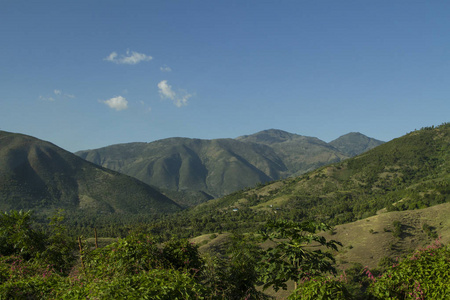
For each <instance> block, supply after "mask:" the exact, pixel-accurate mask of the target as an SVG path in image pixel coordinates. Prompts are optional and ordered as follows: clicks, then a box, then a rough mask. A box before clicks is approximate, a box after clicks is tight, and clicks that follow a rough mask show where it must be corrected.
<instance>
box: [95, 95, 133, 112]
mask: <svg viewBox="0 0 450 300" xmlns="http://www.w3.org/2000/svg"><path fill="white" fill-rule="evenodd" d="M101 102H103V103H105V104H106V105H108V106H109V107H110V108H112V109H115V110H117V111H120V110H124V109H127V108H128V101H127V99H125V98H124V97H122V96H117V97H114V98H111V99H108V100H104V101H101Z"/></svg>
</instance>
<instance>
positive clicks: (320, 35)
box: [0, 0, 450, 151]
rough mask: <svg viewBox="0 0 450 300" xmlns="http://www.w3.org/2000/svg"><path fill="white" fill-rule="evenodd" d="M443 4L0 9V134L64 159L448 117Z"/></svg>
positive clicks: (95, 4) (26, 5)
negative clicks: (104, 150) (178, 141)
mask: <svg viewBox="0 0 450 300" xmlns="http://www.w3.org/2000/svg"><path fill="white" fill-rule="evenodd" d="M449 12H450V2H448V1H334V0H333V1H261V0H258V1H242V0H240V1H230V0H227V1H220V0H218V1H157V0H154V1H45V0H43V1H21V0H14V1H12V0H3V1H1V2H0V129H1V130H6V131H12V132H20V133H24V134H29V135H33V136H36V137H38V138H41V139H44V140H48V141H50V142H52V143H54V144H56V145H58V146H60V147H62V148H65V149H67V150H69V151H77V150H83V149H93V148H98V147H102V146H107V145H111V144H116V143H125V142H134V141H143V142H150V141H154V140H157V139H163V138H168V137H175V136H181V137H192V138H206V139H212V138H234V137H237V136H240V135H245V134H252V133H255V132H258V131H261V130H264V129H270V128H277V129H282V130H286V131H289V132H292V133H297V134H301V135H307V136H315V137H318V138H320V139H322V140H325V141H331V140H333V139H335V138H337V137H339V136H340V135H343V134H346V133H348V132H352V131H359V132H361V133H363V134H366V135H368V136H370V137H374V138H377V139H380V140H385V141H387V140H390V139H393V138H396V137H399V136H402V135H404V134H405V133H407V132H410V131H412V130H414V129H419V128H421V127H423V126H429V125H439V124H441V123H443V122H448V121H450V119H449V113H450V17H449Z"/></svg>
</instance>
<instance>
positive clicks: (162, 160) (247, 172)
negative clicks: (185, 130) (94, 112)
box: [76, 138, 288, 197]
mask: <svg viewBox="0 0 450 300" xmlns="http://www.w3.org/2000/svg"><path fill="white" fill-rule="evenodd" d="M76 154H77V155H79V156H80V157H82V158H84V159H86V160H88V161H91V162H93V163H96V164H98V165H101V166H103V167H106V168H110V169H113V170H116V171H119V172H121V173H124V174H127V175H130V176H133V177H136V178H138V179H140V180H142V181H143V182H145V183H148V184H151V185H153V186H156V187H158V188H160V189H166V190H175V191H187V190H191V191H192V190H194V191H202V192H204V193H206V194H208V195H211V196H212V197H217V196H220V195H225V194H228V193H231V192H233V191H235V190H236V189H241V188H245V187H248V186H253V185H255V184H256V183H258V182H267V181H270V180H273V179H278V178H282V177H283V176H284V175H285V174H288V169H287V168H286V166H285V165H284V164H283V161H282V160H280V158H279V157H278V156H277V155H276V153H275V152H274V151H273V150H272V149H271V148H270V147H268V146H266V145H259V144H254V143H244V142H241V141H237V140H233V139H217V140H199V139H187V138H169V139H164V140H160V141H156V142H152V143H130V144H119V145H113V146H109V147H105V148H100V149H96V150H89V151H80V152H77V153H76Z"/></svg>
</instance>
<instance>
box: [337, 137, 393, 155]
mask: <svg viewBox="0 0 450 300" xmlns="http://www.w3.org/2000/svg"><path fill="white" fill-rule="evenodd" d="M383 143H384V142H383V141H380V140H376V139H373V138H370V137H368V136H366V135H364V134H362V133H360V132H350V133H347V134H344V135H342V136H340V137H338V138H337V139H335V140H333V141H331V142H330V143H329V144H330V145H331V146H333V147H335V148H336V149H338V150H339V151H341V152H342V153H344V154H347V155H349V156H355V155H358V154H361V153H363V152H365V151H368V150H370V149H372V148H375V147H376V146H379V145H381V144H383Z"/></svg>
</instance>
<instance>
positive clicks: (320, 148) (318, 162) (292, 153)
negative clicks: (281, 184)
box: [237, 129, 349, 179]
mask: <svg viewBox="0 0 450 300" xmlns="http://www.w3.org/2000/svg"><path fill="white" fill-rule="evenodd" d="M237 140H239V141H243V142H247V143H256V144H261V145H267V146H269V147H271V148H272V149H273V150H274V152H275V153H276V155H277V156H278V157H279V158H280V159H281V160H282V161H283V163H284V164H285V165H286V168H287V169H288V170H289V176H292V175H300V174H303V173H306V172H309V171H312V170H314V169H317V168H318V167H320V166H323V165H325V164H329V163H333V162H338V161H341V160H343V159H346V158H348V157H349V156H347V155H346V154H343V153H341V152H339V151H338V150H337V149H336V148H334V147H333V146H332V145H330V144H328V143H326V142H324V141H322V140H320V139H318V138H315V137H309V136H302V135H298V134H293V133H289V132H286V131H282V130H277V129H269V130H264V131H261V132H258V133H255V134H252V135H246V136H241V137H238V138H237ZM273 179H276V178H273Z"/></svg>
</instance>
